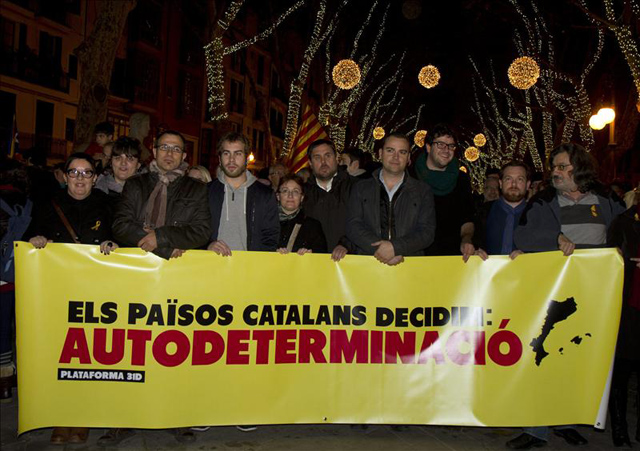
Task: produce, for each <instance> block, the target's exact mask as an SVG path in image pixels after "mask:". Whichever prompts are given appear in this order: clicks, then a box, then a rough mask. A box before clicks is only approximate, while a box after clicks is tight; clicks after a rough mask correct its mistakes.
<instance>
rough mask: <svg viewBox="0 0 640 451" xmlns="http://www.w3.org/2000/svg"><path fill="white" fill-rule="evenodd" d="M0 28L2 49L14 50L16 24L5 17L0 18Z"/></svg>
mask: <svg viewBox="0 0 640 451" xmlns="http://www.w3.org/2000/svg"><path fill="white" fill-rule="evenodd" d="M0 28H1V29H2V49H3V50H14V41H15V32H16V23H15V22H14V21H13V20H9V19H7V18H6V17H0Z"/></svg>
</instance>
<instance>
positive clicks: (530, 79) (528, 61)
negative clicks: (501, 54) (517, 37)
mask: <svg viewBox="0 0 640 451" xmlns="http://www.w3.org/2000/svg"><path fill="white" fill-rule="evenodd" d="M507 75H508V76H509V82H510V83H511V84H512V85H513V86H515V87H516V88H518V89H529V88H530V87H532V86H533V85H535V84H536V82H537V81H538V78H539V77H540V66H538V63H536V62H535V60H534V59H533V58H530V57H528V56H523V57H520V58H516V59H515V60H514V61H513V63H511V66H509V70H508V71H507Z"/></svg>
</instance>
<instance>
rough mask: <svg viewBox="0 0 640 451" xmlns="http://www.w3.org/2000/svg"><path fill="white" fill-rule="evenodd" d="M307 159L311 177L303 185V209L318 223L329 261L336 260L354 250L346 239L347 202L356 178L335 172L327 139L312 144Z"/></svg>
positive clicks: (333, 152)
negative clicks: (329, 253) (323, 237)
mask: <svg viewBox="0 0 640 451" xmlns="http://www.w3.org/2000/svg"><path fill="white" fill-rule="evenodd" d="M307 157H308V158H309V163H310V165H311V172H312V173H313V175H312V176H311V177H310V178H309V181H308V182H307V184H306V186H305V190H304V191H305V197H304V201H303V202H302V208H303V209H304V211H305V213H306V214H307V216H309V217H311V218H313V219H316V220H318V221H320V224H322V230H323V231H324V234H325V236H326V238H327V248H328V249H329V251H331V258H332V259H333V260H335V261H339V260H340V259H342V258H343V257H344V256H345V255H346V254H347V252H349V251H351V252H353V250H354V247H353V245H352V244H351V243H350V242H349V240H348V239H347V237H346V230H347V203H348V201H349V195H350V194H351V188H352V187H353V185H354V184H355V183H356V182H357V179H356V178H354V177H351V176H350V175H349V173H348V172H347V171H345V170H344V169H338V159H337V155H336V147H335V145H334V144H333V142H332V141H329V140H328V139H319V140H317V141H314V142H312V143H311V144H310V145H309V149H308V150H307Z"/></svg>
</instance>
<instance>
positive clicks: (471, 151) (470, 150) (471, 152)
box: [464, 146, 480, 163]
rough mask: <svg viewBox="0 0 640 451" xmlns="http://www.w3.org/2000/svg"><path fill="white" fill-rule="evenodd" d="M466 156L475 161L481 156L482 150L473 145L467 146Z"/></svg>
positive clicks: (468, 159)
mask: <svg viewBox="0 0 640 451" xmlns="http://www.w3.org/2000/svg"><path fill="white" fill-rule="evenodd" d="M464 157H465V158H466V159H467V161H470V162H471V163H473V162H474V161H476V160H477V159H478V158H480V151H479V150H478V149H477V148H476V147H473V146H470V147H467V150H465V151H464Z"/></svg>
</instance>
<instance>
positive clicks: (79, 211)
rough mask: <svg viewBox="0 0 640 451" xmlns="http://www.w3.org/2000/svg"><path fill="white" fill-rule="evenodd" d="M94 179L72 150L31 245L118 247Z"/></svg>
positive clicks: (89, 161)
mask: <svg viewBox="0 0 640 451" xmlns="http://www.w3.org/2000/svg"><path fill="white" fill-rule="evenodd" d="M96 178H97V177H96V170H95V166H94V162H93V158H91V156H90V155H88V154H85V153H74V154H72V155H71V156H70V157H69V158H68V159H67V162H66V164H65V166H64V179H65V182H66V183H67V189H66V190H64V191H61V192H59V193H57V194H56V195H55V196H54V198H53V199H51V200H48V201H43V203H41V204H36V206H35V207H34V209H33V212H34V213H33V220H32V222H31V225H30V227H29V230H28V231H27V236H30V237H31V239H30V240H29V242H30V243H31V244H33V246H34V247H35V248H37V249H42V248H44V247H46V245H47V243H51V242H56V243H78V244H97V245H100V251H101V252H103V253H105V254H108V253H109V252H110V251H112V250H114V249H116V248H117V247H118V246H117V245H116V244H115V243H114V242H113V241H111V239H112V237H111V209H110V202H109V198H108V196H107V195H106V194H104V193H103V192H102V191H100V190H94V189H93V185H94V184H95V182H96ZM65 221H66V222H67V223H68V224H65ZM88 435H89V429H88V428H82V427H72V428H69V427H56V428H54V429H53V432H52V433H51V443H53V444H65V443H72V444H81V443H84V442H86V441H87V437H88Z"/></svg>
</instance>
